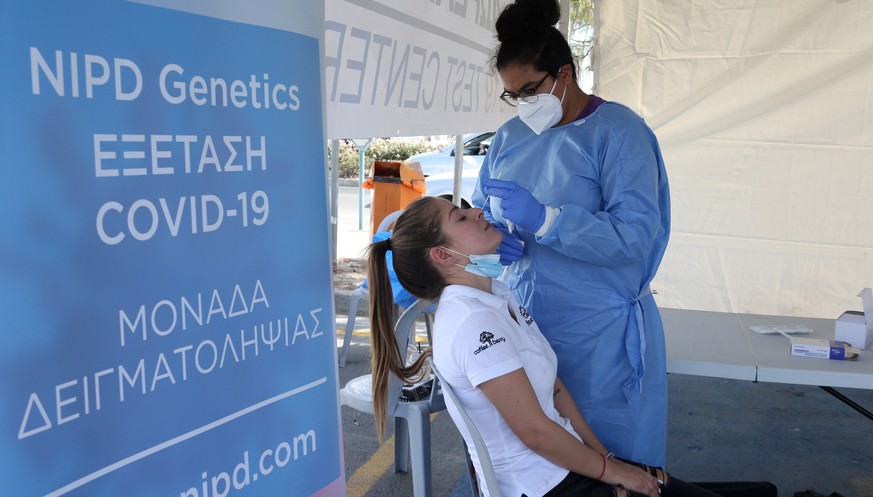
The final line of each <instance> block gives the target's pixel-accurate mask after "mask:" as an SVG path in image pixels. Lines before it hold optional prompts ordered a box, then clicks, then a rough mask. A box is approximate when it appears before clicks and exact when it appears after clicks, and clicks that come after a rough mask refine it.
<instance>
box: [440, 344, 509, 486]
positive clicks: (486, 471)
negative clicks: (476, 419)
mask: <svg viewBox="0 0 873 497" xmlns="http://www.w3.org/2000/svg"><path fill="white" fill-rule="evenodd" d="M429 360H430V359H429ZM430 368H431V371H433V374H434V375H436V377H437V380H438V383H439V387H440V389H441V390H442V394H443V395H445V396H448V398H449V401H450V402H451V403H452V404H454V406H455V407H456V408H457V409H458V412H459V413H460V414H461V419H463V420H464V426H466V427H467V430H468V431H469V432H470V438H472V439H473V446H474V447H475V448H476V455H478V456H479V464H480V465H481V466H482V474H481V475H480V474H479V473H478V472H476V471H475V470H472V469H471V473H472V476H473V478H470V486H471V487H472V488H473V495H475V496H480V497H500V485H498V484H497V476H496V475H495V474H494V466H493V465H492V464H491V455H490V454H489V453H488V447H486V446H485V441H484V440H482V435H481V434H479V430H478V429H476V425H475V424H473V420H472V419H471V418H470V415H469V414H467V411H466V410H464V408H463V406H461V402H460V401H459V400H458V397H457V396H456V395H455V392H453V391H452V387H450V386H449V384H448V383H446V380H445V378H443V375H442V374H441V373H440V372H439V370H437V368H436V366H435V365H434V363H433V360H430ZM464 455H465V456H466V458H467V467H468V468H473V461H472V459H470V450H469V448H468V447H467V444H466V442H464Z"/></svg>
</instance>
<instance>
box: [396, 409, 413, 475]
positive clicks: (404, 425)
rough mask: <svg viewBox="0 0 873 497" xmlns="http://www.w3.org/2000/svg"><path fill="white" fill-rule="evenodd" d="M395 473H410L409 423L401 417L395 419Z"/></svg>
mask: <svg viewBox="0 0 873 497" xmlns="http://www.w3.org/2000/svg"><path fill="white" fill-rule="evenodd" d="M394 472H395V473H408V472H409V423H408V422H407V420H406V419H404V418H401V417H395V418H394Z"/></svg>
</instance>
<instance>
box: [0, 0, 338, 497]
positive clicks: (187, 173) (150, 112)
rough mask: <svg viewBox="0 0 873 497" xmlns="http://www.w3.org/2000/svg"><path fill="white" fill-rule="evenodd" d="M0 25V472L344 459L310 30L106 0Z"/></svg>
mask: <svg viewBox="0 0 873 497" xmlns="http://www.w3.org/2000/svg"><path fill="white" fill-rule="evenodd" d="M291 10H292V11H293V9H291ZM0 31H2V34H0V39H2V43H0V67H3V78H2V79H0V102H2V108H3V112H2V115H0V124H2V129H0V171H2V180H0V212H2V216H3V221H2V224H0V358H2V359H0V382H2V393H0V433H2V443H0V459H2V460H3V464H2V465H0V481H2V482H3V484H2V486H3V488H4V490H3V494H4V495H15V496H31V495H33V496H36V495H52V496H55V495H71V496H89V497H94V496H112V497H118V496H128V495H137V496H146V495H149V496H151V495H154V496H181V497H223V496H228V495H231V496H237V495H239V496H246V495H249V496H254V495H261V496H266V495H269V496H278V495H287V496H305V495H311V494H314V493H317V492H319V491H321V493H322V494H324V491H323V490H324V489H325V488H327V487H329V486H330V485H331V484H332V483H334V484H335V482H336V481H338V480H339V481H342V452H341V450H342V449H341V441H340V433H339V427H340V422H339V418H338V416H339V409H338V407H337V400H336V389H337V386H336V381H337V379H336V363H335V359H334V354H335V343H334V339H333V333H332V323H333V316H332V303H331V299H332V284H331V281H330V260H329V248H328V234H327V226H328V223H327V219H326V216H327V209H326V207H325V206H326V203H327V200H326V188H325V170H324V160H325V159H324V158H325V153H324V144H325V139H324V137H323V121H322V103H321V102H322V98H321V78H320V71H319V41H318V40H317V39H313V38H311V37H308V36H303V35H300V34H296V33H292V32H288V31H282V30H278V29H271V28H265V27H259V26H253V25H247V24H242V23H237V22H230V21H226V20H220V19H216V18H210V17H205V16H199V15H194V14H189V13H183V12H178V11H174V10H170V9H164V8H157V7H150V6H145V5H140V4H136V3H129V2H122V1H107V0H103V1H92V2H44V1H32V2H6V1H4V2H2V3H0ZM334 486H335V485H334ZM337 495H339V494H337Z"/></svg>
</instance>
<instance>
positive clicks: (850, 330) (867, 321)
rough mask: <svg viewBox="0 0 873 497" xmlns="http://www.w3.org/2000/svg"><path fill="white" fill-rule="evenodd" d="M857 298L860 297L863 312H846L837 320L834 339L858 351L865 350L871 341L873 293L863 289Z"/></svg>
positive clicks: (872, 332)
mask: <svg viewBox="0 0 873 497" xmlns="http://www.w3.org/2000/svg"><path fill="white" fill-rule="evenodd" d="M858 296H859V297H861V302H862V303H863V306H864V312H859V311H846V312H844V313H843V314H842V315H841V316H840V317H839V318H837V322H836V324H835V326H834V339H836V340H840V341H843V342H847V343H849V344H850V345H851V346H852V347H856V348H858V349H866V348H867V347H868V346H869V345H870V342H871V341H873V292H871V289H870V288H865V289H863V290H861V293H860V294H858Z"/></svg>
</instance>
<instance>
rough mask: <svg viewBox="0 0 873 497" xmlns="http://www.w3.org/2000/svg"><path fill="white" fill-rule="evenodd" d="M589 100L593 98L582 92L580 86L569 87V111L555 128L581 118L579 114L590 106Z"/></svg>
mask: <svg viewBox="0 0 873 497" xmlns="http://www.w3.org/2000/svg"><path fill="white" fill-rule="evenodd" d="M589 98H591V95H588V94H587V93H585V92H584V91H582V90H581V89H580V88H579V87H578V86H575V85H573V86H569V87H568V88H567V109H569V111H568V112H567V113H566V114H564V117H563V118H561V120H560V121H558V124H556V125H555V127H557V126H563V125H565V124H568V123H571V122H573V121H575V120H576V118H577V117H579V113H580V112H582V109H584V108H585V105H587V104H588V99H589Z"/></svg>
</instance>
